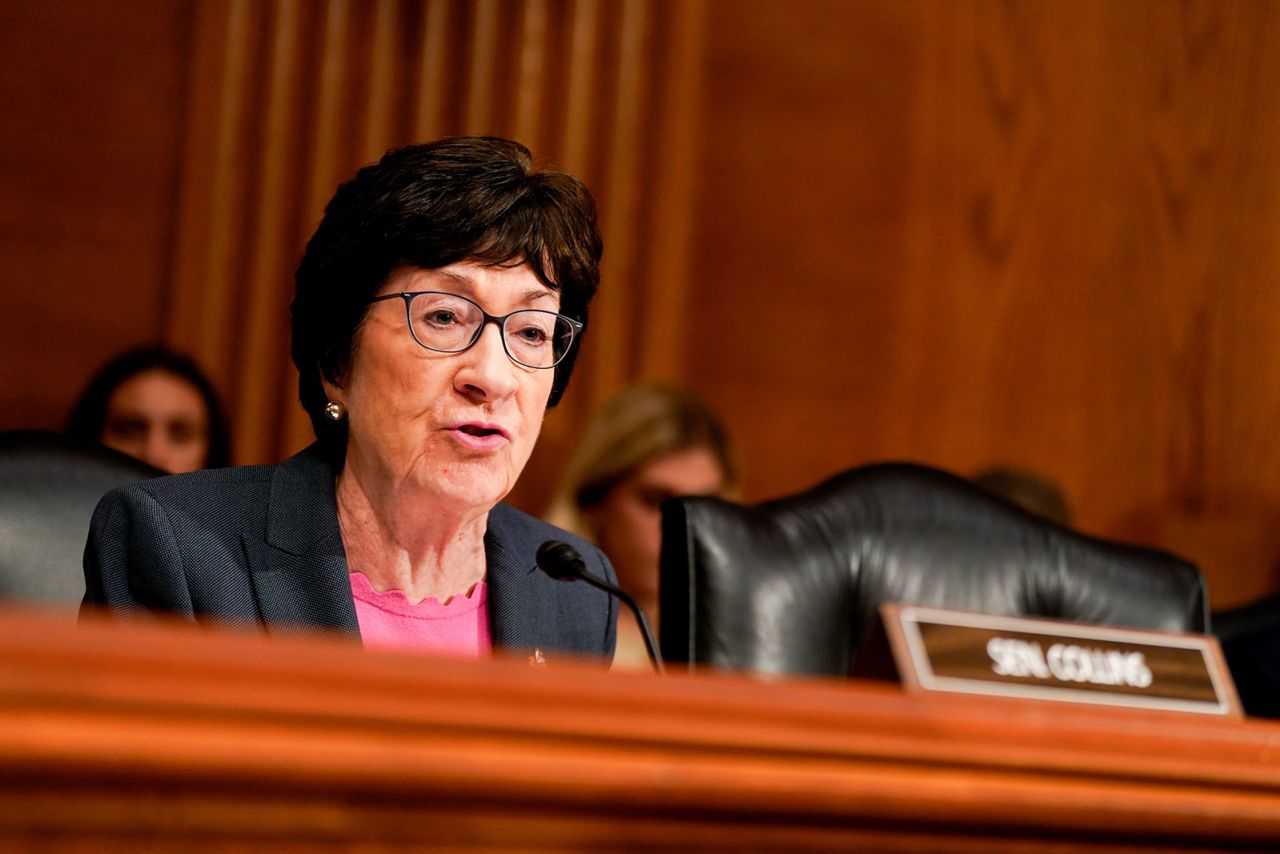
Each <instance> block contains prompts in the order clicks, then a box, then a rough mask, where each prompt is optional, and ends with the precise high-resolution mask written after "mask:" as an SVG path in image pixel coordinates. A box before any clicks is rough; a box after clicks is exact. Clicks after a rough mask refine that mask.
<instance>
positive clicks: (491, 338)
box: [454, 323, 519, 401]
mask: <svg viewBox="0 0 1280 854" xmlns="http://www.w3.org/2000/svg"><path fill="white" fill-rule="evenodd" d="M461 355H462V360H463V361H462V364H461V365H460V366H459V368H458V372H457V374H455V376H454V385H455V387H456V388H457V389H458V391H460V392H462V393H463V394H465V395H467V396H468V397H472V398H478V399H480V400H486V401H491V400H501V399H502V398H504V397H506V396H508V395H510V394H511V393H512V392H514V391H515V390H516V385H517V382H518V381H517V378H516V371H517V370H519V369H518V368H517V367H516V364H515V362H512V361H511V359H510V358H509V357H508V356H507V351H506V350H505V349H504V348H503V346H502V329H501V328H499V326H498V325H497V324H496V323H490V324H486V325H485V328H484V329H483V330H482V331H481V332H480V339H479V340H478V341H476V343H475V344H474V345H473V346H472V347H471V349H469V350H467V351H466V352H465V353H462V354H461Z"/></svg>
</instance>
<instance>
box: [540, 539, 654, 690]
mask: <svg viewBox="0 0 1280 854" xmlns="http://www.w3.org/2000/svg"><path fill="white" fill-rule="evenodd" d="M537 561H538V568H539V569H541V570H542V571H543V572H545V573H546V574H547V575H549V576H551V577H552V578H554V579H555V580H557V581H578V580H582V581H585V582H587V583H588V584H590V585H591V586H592V587H595V588H597V589H599V590H603V591H604V592H605V593H608V594H609V595H610V596H616V597H617V598H619V599H621V600H622V601H623V602H625V603H626V604H627V607H629V608H630V609H631V613H633V614H635V616H636V623H637V624H638V625H639V626H640V634H641V635H642V636H643V637H644V648H645V649H646V650H648V652H649V660H650V661H652V662H653V669H654V670H656V671H657V672H659V673H663V672H665V670H664V669H663V667H662V656H660V655H658V645H657V644H655V643H654V642H653V632H651V631H649V621H648V620H646V619H645V617H644V611H643V610H642V609H641V608H640V603H638V602H636V600H635V599H633V598H632V597H631V594H630V593H628V592H627V591H625V590H623V589H622V588H621V587H616V586H614V585H612V584H610V583H609V582H607V581H605V580H604V579H603V578H601V577H600V576H598V575H592V574H591V573H590V572H587V564H586V561H584V560H583V559H582V555H580V554H578V550H577V549H575V548H574V547H573V546H571V545H569V544H568V543H562V542H560V541H559V540H547V541H546V542H545V543H543V544H542V545H541V546H539V547H538V555H537Z"/></svg>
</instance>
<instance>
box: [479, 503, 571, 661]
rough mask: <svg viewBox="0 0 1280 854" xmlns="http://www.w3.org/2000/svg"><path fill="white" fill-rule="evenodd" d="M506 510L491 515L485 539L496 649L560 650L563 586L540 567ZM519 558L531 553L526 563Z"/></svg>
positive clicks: (492, 512)
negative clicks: (560, 614) (510, 521)
mask: <svg viewBox="0 0 1280 854" xmlns="http://www.w3.org/2000/svg"><path fill="white" fill-rule="evenodd" d="M505 510H506V508H505V507H504V506H503V505H501V504H500V505H498V506H497V507H495V508H494V509H493V510H492V511H491V512H490V513H489V527H488V530H487V531H486V532H485V536H484V548H485V559H486V561H487V563H488V576H487V578H486V583H487V584H488V586H489V631H490V632H491V633H492V636H493V643H494V646H495V647H498V648H501V649H503V650H506V651H508V652H518V653H533V652H535V651H537V652H545V651H547V650H555V649H559V648H560V626H559V620H558V619H557V616H558V613H559V608H558V607H557V605H558V598H557V597H558V594H559V592H560V591H559V585H561V584H564V583H566V582H561V581H556V580H554V579H551V578H548V577H547V575H546V574H545V573H544V572H542V571H541V570H539V569H538V565H537V563H536V561H534V559H533V557H532V555H533V554H534V553H535V551H536V545H530V544H528V543H524V542H522V540H523V539H526V538H522V537H520V536H519V531H518V530H516V529H515V527H514V526H512V525H511V524H510V523H509V520H508V519H507V518H506V513H505ZM518 555H529V557H528V558H527V559H523V560H522V559H521V558H520V557H518Z"/></svg>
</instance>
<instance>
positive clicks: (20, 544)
mask: <svg viewBox="0 0 1280 854" xmlns="http://www.w3.org/2000/svg"><path fill="white" fill-rule="evenodd" d="M160 474H163V472H161V471H160V470H159V469H156V468H153V467H152V466H149V465H147V464H146V463H143V462H140V461H138V460H135V459H133V458H132V457H129V456H126V455H124V454H121V453H118V452H116V451H112V450H109V449H107V448H102V447H85V446H82V445H79V444H77V443H75V442H72V441H71V440H70V439H68V438H66V437H65V436H62V435H59V434H57V433H48V432H43V431H36V430H14V431H8V432H0V598H6V599H21V600H26V601H36V602H44V603H51V604H57V605H61V606H63V607H64V608H65V609H67V610H68V611H69V612H70V613H74V610H73V608H74V607H75V606H78V604H79V602H80V599H81V598H82V597H83V595H84V571H83V568H82V558H83V554H84V544H85V539H86V537H87V535H88V533H89V521H90V518H91V517H92V515H93V509H94V507H96V506H97V504H98V500H99V499H101V498H102V496H103V495H104V494H105V493H106V492H107V491H108V490H110V489H112V488H113V487H116V486H119V485H120V484H122V483H128V482H130V481H135V480H140V479H142V478H146V477H154V476H156V475H160Z"/></svg>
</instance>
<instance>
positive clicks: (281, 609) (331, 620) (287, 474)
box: [243, 445, 360, 638]
mask: <svg viewBox="0 0 1280 854" xmlns="http://www.w3.org/2000/svg"><path fill="white" fill-rule="evenodd" d="M243 539H244V545H245V552H246V554H248V555H249V562H250V568H251V570H252V575H253V586H254V596H255V597H256V599H257V604H258V611H259V613H261V614H262V618H263V621H264V622H265V623H266V625H267V628H268V630H272V629H275V628H288V627H294V628H297V627H307V626H313V627H317V628H326V629H335V630H337V631H339V632H342V633H344V634H347V635H351V636H353V637H357V638H358V637H359V636H360V629H359V627H358V625H357V623H356V611H355V605H354V603H353V602H352V599H351V582H350V579H349V577H348V569H347V558H346V553H345V552H344V550H343V547H342V536H341V534H340V533H339V531H338V505H337V500H336V499H335V497H334V480H333V470H332V469H331V468H330V467H329V465H328V463H327V462H326V461H325V460H324V457H323V456H322V455H321V453H320V451H319V448H318V447H317V446H316V445H312V446H311V447H309V448H307V449H306V450H304V451H303V452H302V453H300V454H297V455H296V456H293V457H290V458H289V459H288V460H285V461H284V462H283V463H281V464H280V465H278V466H276V467H275V469H274V470H273V472H272V477H271V498H270V506H269V507H268V509H267V530H266V537H265V538H264V539H257V538H255V537H252V536H251V535H249V534H246V535H245V536H244V538H243Z"/></svg>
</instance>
